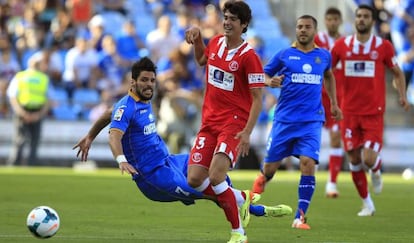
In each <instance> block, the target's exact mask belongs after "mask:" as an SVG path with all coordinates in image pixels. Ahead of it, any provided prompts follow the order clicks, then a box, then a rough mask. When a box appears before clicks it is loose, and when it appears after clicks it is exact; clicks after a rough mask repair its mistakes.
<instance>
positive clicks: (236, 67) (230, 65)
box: [229, 61, 239, 72]
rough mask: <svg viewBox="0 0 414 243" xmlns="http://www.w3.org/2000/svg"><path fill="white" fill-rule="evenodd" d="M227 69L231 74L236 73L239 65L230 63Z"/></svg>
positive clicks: (233, 62) (234, 62)
mask: <svg viewBox="0 0 414 243" xmlns="http://www.w3.org/2000/svg"><path fill="white" fill-rule="evenodd" d="M229 69H230V71H232V72H234V71H237V69H239V63H238V62H236V61H231V62H230V64H229Z"/></svg>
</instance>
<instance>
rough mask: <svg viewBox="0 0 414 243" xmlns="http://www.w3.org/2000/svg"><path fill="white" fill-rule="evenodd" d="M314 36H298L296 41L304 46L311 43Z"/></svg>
mask: <svg viewBox="0 0 414 243" xmlns="http://www.w3.org/2000/svg"><path fill="white" fill-rule="evenodd" d="M313 38H314V36H313V35H307V36H300V35H299V36H298V37H297V38H296V39H297V40H298V42H299V44H301V45H303V46H306V45H308V44H309V43H311V42H312V40H313Z"/></svg>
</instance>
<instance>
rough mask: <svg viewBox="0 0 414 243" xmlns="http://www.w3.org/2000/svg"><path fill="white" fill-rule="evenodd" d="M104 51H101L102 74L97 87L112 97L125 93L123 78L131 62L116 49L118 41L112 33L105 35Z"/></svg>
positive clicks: (103, 41) (99, 64)
mask: <svg viewBox="0 0 414 243" xmlns="http://www.w3.org/2000/svg"><path fill="white" fill-rule="evenodd" d="M102 48H103V49H102V51H101V52H100V53H99V62H98V67H99V71H100V72H98V73H99V74H100V75H99V76H100V77H99V80H98V83H97V89H98V90H99V91H104V90H105V91H108V92H110V93H111V95H112V97H114V98H115V97H116V96H118V95H120V94H124V93H123V92H124V91H123V90H119V89H120V88H121V87H122V82H123V78H124V75H125V72H126V70H127V68H128V67H129V62H128V61H126V60H125V59H123V58H122V57H121V56H120V55H119V53H118V52H117V49H116V43H115V40H114V38H113V37H112V36H111V35H105V37H104V38H103V40H102Z"/></svg>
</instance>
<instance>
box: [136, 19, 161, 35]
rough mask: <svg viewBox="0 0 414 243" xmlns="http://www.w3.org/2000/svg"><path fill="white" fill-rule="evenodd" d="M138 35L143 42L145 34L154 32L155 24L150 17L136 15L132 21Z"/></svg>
mask: <svg viewBox="0 0 414 243" xmlns="http://www.w3.org/2000/svg"><path fill="white" fill-rule="evenodd" d="M134 22H135V28H136V29H137V33H138V35H139V36H140V37H141V38H143V40H145V38H146V37H147V34H148V33H149V32H150V31H152V30H154V29H155V28H156V26H157V23H156V21H155V19H154V17H153V16H152V15H146V14H144V15H138V16H136V17H135V19H134Z"/></svg>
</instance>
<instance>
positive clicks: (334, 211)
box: [0, 167, 414, 243]
mask: <svg viewBox="0 0 414 243" xmlns="http://www.w3.org/2000/svg"><path fill="white" fill-rule="evenodd" d="M256 173H257V172H256V171H235V172H231V174H230V175H231V178H232V180H233V184H234V185H235V187H237V188H241V189H245V188H250V187H251V183H252V181H253V180H254V178H255V175H256ZM326 176H327V174H326V172H318V173H317V189H316V191H315V194H314V197H313V200H312V204H311V206H310V209H309V211H308V214H307V217H308V223H309V224H310V225H311V227H312V229H311V230H309V231H302V230H296V229H292V228H291V227H290V225H291V222H292V219H293V216H287V217H283V218H258V217H252V219H251V222H250V225H249V227H248V228H247V234H248V237H249V242H251V243H255V242H258V243H262V242H263V243H266V242H414V235H413V234H412V232H411V227H412V226H413V220H412V218H413V217H412V216H413V213H412V210H411V208H412V205H414V180H411V181H406V180H403V179H402V178H401V176H400V175H399V174H384V183H385V186H384V191H383V193H382V194H381V195H373V199H374V202H375V204H376V208H377V212H376V214H375V216H374V217H358V216H356V213H357V212H358V211H359V209H360V207H361V201H360V199H359V198H358V196H357V193H356V190H355V189H354V185H353V184H352V182H351V180H350V175H349V172H343V173H342V174H340V177H339V189H340V193H341V194H340V197H339V198H337V199H327V198H325V197H324V187H325V181H326ZM298 179H299V174H298V172H280V173H279V172H278V174H277V176H276V177H275V179H274V180H273V181H272V182H271V183H269V184H268V186H267V188H266V192H265V193H264V194H263V196H262V200H261V201H260V202H261V203H263V204H267V205H274V204H279V203H284V204H288V205H290V206H292V208H294V209H295V208H296V204H297V183H298ZM40 205H47V206H50V207H52V208H54V209H55V210H57V212H58V213H59V216H60V218H61V226H60V229H59V231H58V233H57V234H56V235H55V236H54V237H52V238H50V239H47V242H99V243H102V242H150V243H158V242H159V243H163V242H177V243H178V242H180V243H187V242H211V243H213V242H214V243H217V242H227V240H228V239H229V224H228V222H227V221H226V219H225V217H224V214H223V212H222V211H221V209H219V208H218V207H217V206H216V205H215V204H214V203H212V202H209V201H204V200H199V201H197V203H196V205H193V206H184V205H183V204H181V203H179V202H174V203H159V202H152V201H150V200H148V199H146V198H145V197H144V196H143V195H142V194H141V193H140V192H139V191H138V189H137V188H136V186H135V184H134V183H133V182H132V181H131V180H130V179H129V177H128V176H127V175H124V176H122V175H120V172H119V170H117V169H99V170H97V171H96V172H83V173H80V172H75V171H73V170H72V169H69V168H1V167H0V219H1V220H0V242H16V243H19V242H38V241H39V240H38V239H36V238H34V237H33V236H32V235H31V234H30V233H29V231H28V229H27V228H26V226H25V224H26V216H27V214H28V213H29V211H30V210H31V209H32V208H34V207H36V206H40Z"/></svg>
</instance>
